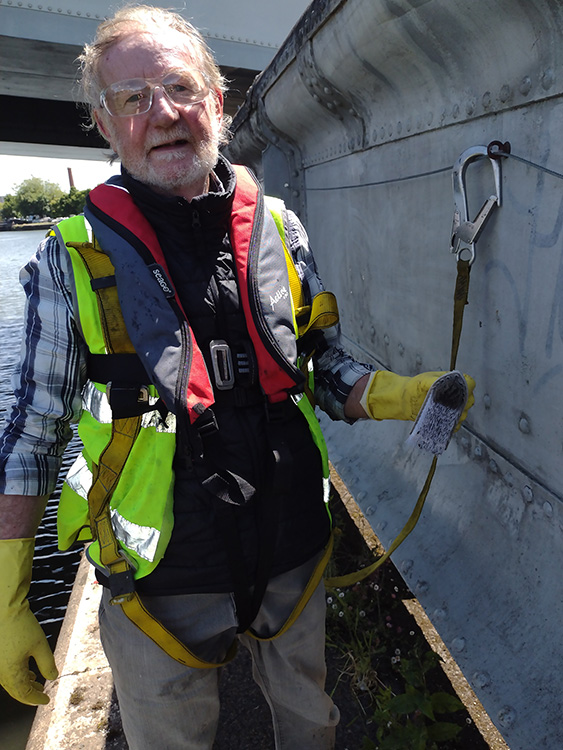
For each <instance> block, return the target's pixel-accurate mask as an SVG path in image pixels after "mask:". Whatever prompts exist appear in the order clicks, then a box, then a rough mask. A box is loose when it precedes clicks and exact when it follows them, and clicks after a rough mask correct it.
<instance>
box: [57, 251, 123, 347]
mask: <svg viewBox="0 0 563 750" xmlns="http://www.w3.org/2000/svg"><path fill="white" fill-rule="evenodd" d="M66 244H67V245H68V247H73V248H74V249H75V250H76V252H77V253H78V254H79V255H80V257H81V258H82V260H83V261H84V265H85V266H86V268H87V270H88V273H89V274H90V278H91V279H92V280H97V279H104V278H108V277H109V276H112V275H113V273H114V271H115V269H114V267H113V265H112V262H111V261H110V259H109V257H108V256H107V255H106V254H105V253H104V252H103V251H102V250H101V249H100V247H99V246H98V245H97V243H96V241H95V240H94V244H92V243H90V242H67V243H66ZM94 286H95V289H94V291H95V292H96V299H97V300H98V308H99V311H100V320H101V323H102V331H103V334H104V341H105V344H106V347H107V350H108V352H109V353H110V354H114V353H115V352H122V353H126V354H129V353H134V352H135V348H134V346H133V344H132V343H131V339H130V338H129V334H128V333H127V329H126V328H125V325H124V323H123V315H122V313H121V307H120V305H119V298H118V296H117V286H115V285H111V286H105V285H98V284H95V285H94Z"/></svg>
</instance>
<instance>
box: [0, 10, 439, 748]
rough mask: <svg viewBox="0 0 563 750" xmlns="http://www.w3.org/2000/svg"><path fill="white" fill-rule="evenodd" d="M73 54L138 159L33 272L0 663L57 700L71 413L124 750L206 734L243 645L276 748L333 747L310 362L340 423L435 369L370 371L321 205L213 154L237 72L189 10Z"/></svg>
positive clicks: (120, 21) (72, 487) (9, 485)
mask: <svg viewBox="0 0 563 750" xmlns="http://www.w3.org/2000/svg"><path fill="white" fill-rule="evenodd" d="M81 62H82V85H83V91H84V97H85V100H86V101H87V102H88V103H89V106H90V109H91V114H92V117H93V122H95V125H96V126H97V127H98V129H99V131H100V132H101V133H102V135H103V136H104V137H105V138H106V139H107V141H108V143H109V144H110V145H111V147H112V148H113V149H114V151H115V153H116V154H117V156H118V157H119V159H120V160H121V163H122V174H121V176H120V177H119V178H112V179H111V180H109V181H108V183H106V184H105V185H101V186H99V187H98V188H96V189H94V190H93V191H92V192H91V194H90V196H89V199H88V202H87V206H86V207H85V212H84V216H78V217H73V218H71V219H67V220H64V221H62V222H61V223H60V224H59V225H58V227H57V228H56V230H55V231H54V232H53V234H52V236H50V237H48V238H47V239H46V240H45V241H44V242H43V243H42V244H41V246H40V248H39V250H38V252H37V254H36V256H35V257H34V258H33V259H32V260H31V261H30V262H29V264H28V265H27V266H26V267H25V269H24V270H23V271H22V283H23V285H24V287H25V289H26V292H27V295H28V303H27V310H26V336H25V345H24V350H23V351H24V353H23V358H22V363H21V367H20V369H19V372H18V373H17V376H16V389H15V396H16V405H15V408H14V410H13V412H12V416H11V418H10V420H9V423H8V426H7V427H6V430H5V432H4V435H3V438H2V441H1V443H0V447H1V449H2V463H1V464H0V469H1V471H0V490H2V491H3V492H4V493H5V494H4V495H2V496H1V498H0V568H1V569H2V582H1V583H0V627H1V630H2V642H3V647H2V654H1V655H0V683H1V684H2V685H3V686H4V687H5V688H6V689H7V690H8V692H9V693H10V694H11V695H13V696H14V697H15V698H17V699H18V700H20V701H22V702H25V703H29V704H39V703H44V702H46V701H47V700H48V698H47V697H46V696H45V694H44V693H43V688H42V685H41V684H39V683H38V682H36V681H35V675H33V673H32V672H29V666H28V661H29V657H30V656H33V657H34V658H35V660H36V662H37V665H38V668H39V670H40V671H41V673H42V674H43V676H44V677H45V678H47V679H54V678H56V676H57V671H56V667H55V664H54V660H53V657H52V654H51V652H50V650H49V647H48V645H47V642H46V640H45V637H44V635H43V633H42V631H41V628H40V627H39V625H38V623H37V621H36V620H35V618H34V616H33V615H32V614H31V612H30V610H29V606H28V604H27V601H26V595H27V589H28V586H29V579H30V575H31V572H30V571H31V562H32V556H33V545H34V535H35V532H36V529H37V525H38V523H39V521H40V519H41V517H42V514H43V511H44V507H45V503H46V499H47V497H48V496H49V494H50V493H51V492H52V491H53V489H54V486H55V481H56V477H57V473H58V471H59V468H60V460H61V455H62V453H63V451H64V448H65V446H66V444H67V442H68V440H69V437H70V427H69V424H70V423H71V422H72V421H78V422H79V433H80V436H81V438H82V441H83V444H84V450H83V453H82V455H81V457H80V458H79V459H78V460H77V461H76V463H75V465H74V466H73V467H72V469H71V470H70V471H69V474H68V476H67V478H66V482H65V486H64V489H63V491H62V495H61V500H60V507H59V542H60V546H61V547H62V548H68V547H69V546H70V545H72V544H74V543H76V542H80V541H91V542H92V543H91V544H90V545H89V546H88V548H87V555H88V557H89V559H90V561H91V562H92V563H93V564H94V565H95V566H96V568H97V575H98V578H99V580H100V582H101V583H102V584H103V587H104V590H103V596H102V602H101V607H100V632H101V638H102V642H103V646H104V649H105V652H106V654H107V657H108V660H109V662H110V664H111V667H112V671H113V675H114V680H115V686H116V690H117V695H118V699H119V704H120V709H121V714H122V719H123V726H124V730H125V734H126V737H127V741H128V743H129V747H130V748H131V750H154V749H155V748H163V750H176V749H177V750H180V748H181V749H182V750H187V749H188V748H189V749H193V750H196V749H198V750H199V749H203V748H211V747H212V744H213V739H214V736H215V731H216V726H217V720H218V713H219V699H218V676H217V675H218V670H217V669H214V668H213V667H217V666H220V665H221V664H222V663H224V662H225V661H227V660H228V659H229V658H231V656H232V655H233V652H234V646H235V644H236V643H237V642H241V643H242V644H243V645H244V646H245V647H247V648H248V649H249V650H250V652H251V654H252V659H253V670H254V677H255V679H256V681H257V682H258V684H259V685H260V687H261V689H262V691H263V693H264V695H265V697H266V700H267V701H268V704H269V706H270V709H271V712H272V718H273V723H274V733H275V742H276V748H284V749H286V750H289V749H290V748H291V749H293V750H297V749H299V750H304V749H307V750H314V749H315V748H332V747H334V737H335V726H336V724H337V722H338V709H337V708H336V706H335V705H334V704H333V702H332V700H331V699H330V698H329V696H328V695H327V694H326V693H325V692H324V679H325V666H324V592H323V586H322V582H321V575H322V569H323V567H324V564H325V563H326V560H327V557H328V555H329V552H330V536H331V524H330V516H329V513H328V510H327V497H328V492H327V488H328V461H327V457H326V448H325V445H324V442H323V439H322V435H321V433H320V430H319V426H318V422H317V420H316V418H315V415H314V410H313V409H314V407H313V406H312V402H311V398H310V396H311V390H312V389H313V381H314V397H315V400H316V403H317V404H319V405H320V406H321V408H323V409H324V410H325V411H326V412H327V413H328V414H329V415H330V416H331V417H332V418H333V419H344V420H346V421H348V422H353V421H354V420H355V419H357V418H366V417H372V418H374V419H382V418H397V419H413V418H414V417H415V416H416V413H417V411H418V408H419V407H420V405H421V403H422V401H423V399H424V396H425V394H426V392H427V390H428V388H429V387H430V385H431V384H432V383H433V382H434V380H435V378H436V376H437V374H436V373H425V374H422V375H419V376H416V377H415V378H401V377H399V376H396V375H394V374H393V373H387V372H383V371H378V372H375V373H374V372H372V369H373V368H371V367H370V366H368V365H363V364H360V363H358V362H356V361H355V360H353V359H352V358H351V357H350V356H349V355H347V354H346V353H345V352H343V351H342V349H341V348H340V347H339V345H338V340H339V330H338V325H337V312H336V308H335V306H334V304H333V303H332V301H331V297H330V295H329V294H328V293H326V292H324V290H323V287H322V284H321V282H320V279H319V277H318V275H317V270H316V266H315V263H314V261H313V257H312V254H311V250H310V248H309V245H308V241H307V237H306V234H305V231H304V229H303V227H302V226H301V224H300V223H299V221H298V220H297V218H296V217H295V215H294V214H292V213H291V212H289V211H287V210H285V208H284V207H283V204H281V202H279V201H277V202H276V201H272V200H270V199H265V198H264V196H263V194H262V191H261V188H260V185H259V184H258V182H257V181H256V180H255V179H254V178H253V176H252V175H251V174H250V173H249V172H248V170H246V169H244V168H241V167H233V166H232V165H231V164H229V163H228V162H227V160H226V159H225V158H223V157H222V156H220V155H219V148H220V146H221V144H223V143H225V142H226V128H227V126H228V123H227V122H226V119H225V118H224V117H223V91H224V81H223V78H222V76H221V74H220V71H219V69H218V67H217V65H216V63H215V61H214V60H213V58H212V56H211V54H210V52H209V50H208V48H207V47H206V45H205V43H204V40H203V38H202V37H201V35H200V34H199V33H198V32H197V31H196V30H195V29H194V28H193V27H192V26H191V25H190V24H188V23H187V22H185V21H184V20H183V19H182V18H181V17H180V16H178V15H176V14H174V13H170V12H168V11H164V10H161V9H159V8H152V7H148V6H135V7H128V8H125V9H123V10H121V11H119V12H118V13H117V14H116V15H115V16H114V17H113V18H110V19H109V20H107V21H104V22H103V23H102V24H101V26H100V27H99V29H98V34H97V37H96V39H95V40H94V42H93V43H92V45H87V46H86V48H85V50H84V53H83V55H82V57H81ZM316 310H321V311H322V312H323V315H321V316H318V315H316V314H315V313H314V311H316ZM312 311H313V313H312ZM315 321H316V322H315ZM319 321H321V324H320V325H319ZM322 321H324V322H322ZM313 373H314V374H313ZM241 742H242V743H243V744H244V740H243V739H241Z"/></svg>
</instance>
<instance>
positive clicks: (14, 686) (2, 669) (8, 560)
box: [0, 539, 58, 706]
mask: <svg viewBox="0 0 563 750" xmlns="http://www.w3.org/2000/svg"><path fill="white" fill-rule="evenodd" d="M34 547H35V539H2V540H0V633H1V635H2V646H1V648H0V685H2V687H3V688H5V690H6V691H7V692H8V693H9V694H10V695H11V696H12V698H15V699H16V700H18V701H20V703H26V704H27V705H29V706H38V705H41V704H45V703H49V696H47V695H45V693H44V692H43V685H41V684H40V683H39V682H37V681H36V675H35V674H34V673H33V672H32V671H30V669H29V658H30V657H31V656H32V657H33V658H34V659H35V661H36V663H37V666H38V668H39V671H40V672H41V674H42V675H43V677H45V679H47V680H54V679H56V678H57V677H58V672H57V667H56V666H55V659H54V657H53V653H52V651H51V649H50V647H49V644H48V642H47V638H46V637H45V633H44V632H43V630H42V629H41V626H40V625H39V623H38V622H37V620H36V618H35V615H34V614H33V613H32V611H31V610H30V608H29V603H28V601H27V599H26V597H27V593H28V591H29V586H30V583H31V567H32V565H33V551H34Z"/></svg>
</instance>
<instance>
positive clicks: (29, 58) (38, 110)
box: [0, 35, 259, 155]
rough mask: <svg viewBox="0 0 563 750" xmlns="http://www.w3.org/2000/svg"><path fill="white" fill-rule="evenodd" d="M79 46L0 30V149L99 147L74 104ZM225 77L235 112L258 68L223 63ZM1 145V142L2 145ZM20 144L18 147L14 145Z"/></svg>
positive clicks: (227, 108)
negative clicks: (5, 34)
mask: <svg viewBox="0 0 563 750" xmlns="http://www.w3.org/2000/svg"><path fill="white" fill-rule="evenodd" d="M80 52H81V47H79V46H76V45H72V44H64V45H62V44H56V43H53V42H49V41H44V40H37V39H35V40H30V39H17V38H14V37H9V36H3V35H0V112H1V113H2V117H1V118H0V153H3V152H4V153H6V152H9V151H11V146H10V144H14V148H17V151H18V153H22V151H23V150H24V149H25V145H24V144H35V145H37V146H43V147H44V148H42V149H41V150H42V152H43V155H48V152H49V146H74V147H79V148H90V149H91V148H94V149H103V148H107V145H106V144H105V142H104V141H103V140H102V138H101V137H100V136H99V135H98V134H97V132H96V131H93V130H88V129H87V128H85V125H86V124H87V121H88V120H87V116H86V112H85V109H84V107H82V106H81V105H80V104H77V103H76V101H75V100H76V98H77V97H76V84H75V80H74V76H75V74H76V71H77V65H76V58H77V57H78V55H79V54H80ZM221 70H222V72H223V74H224V75H225V77H226V78H227V80H228V81H229V90H228V91H227V96H226V98H225V111H226V112H227V114H229V115H234V114H235V113H236V111H237V110H238V108H239V107H240V105H241V104H242V102H243V101H244V98H245V95H246V92H247V90H248V88H249V87H250V85H251V84H252V82H253V80H254V78H255V77H256V75H257V74H258V73H259V70H254V69H250V68H245V67H234V66H231V67H229V66H227V65H221ZM2 144H5V145H2ZM15 144H19V146H17V147H16V146H15Z"/></svg>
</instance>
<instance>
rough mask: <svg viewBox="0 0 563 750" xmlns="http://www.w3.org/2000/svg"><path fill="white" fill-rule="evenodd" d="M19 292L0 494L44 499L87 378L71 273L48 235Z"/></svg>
mask: <svg viewBox="0 0 563 750" xmlns="http://www.w3.org/2000/svg"><path fill="white" fill-rule="evenodd" d="M20 283H21V284H22V286H23V288H24V291H25V294H26V298H27V301H26V307H25V315H24V334H23V341H22V350H21V357H20V364H19V366H18V368H17V369H16V371H15V373H14V376H13V387H14V402H13V406H12V409H11V412H9V413H8V423H7V425H6V427H5V429H4V432H3V434H2V435H1V437H0V492H2V493H5V494H13V495H46V494H50V493H51V492H52V491H53V490H54V488H55V484H56V481H57V476H58V473H59V469H60V465H61V459H62V455H63V452H64V449H65V447H66V445H67V443H68V441H69V440H70V438H71V437H72V429H71V426H70V425H71V423H72V422H75V421H77V420H78V417H79V416H80V410H81V391H82V387H83V384H84V382H85V377H86V366H85V361H86V359H85V354H86V352H85V344H84V341H83V339H82V337H81V336H80V334H79V332H78V329H77V326H76V322H75V320H74V313H73V309H74V308H73V302H72V292H71V289H72V283H73V282H72V268H71V262H70V257H69V255H68V253H67V252H66V251H65V250H64V249H62V250H61V248H60V246H59V243H58V241H57V240H56V239H55V238H54V237H49V238H48V239H46V240H44V241H43V242H42V243H41V245H40V246H39V249H38V251H37V253H36V254H35V255H34V256H33V258H32V259H31V260H30V261H29V263H27V265H26V266H24V268H23V269H22V270H21V273H20Z"/></svg>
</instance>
